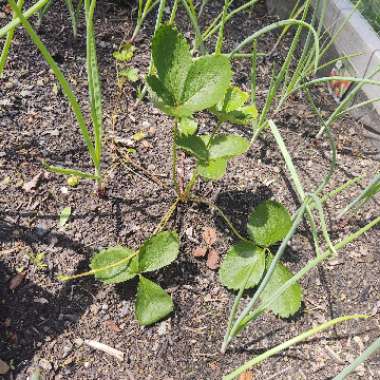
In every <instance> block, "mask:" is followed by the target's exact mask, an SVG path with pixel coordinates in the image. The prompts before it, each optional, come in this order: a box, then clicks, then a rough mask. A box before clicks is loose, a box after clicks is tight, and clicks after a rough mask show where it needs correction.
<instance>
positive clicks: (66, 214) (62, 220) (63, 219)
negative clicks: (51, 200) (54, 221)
mask: <svg viewBox="0 0 380 380" xmlns="http://www.w3.org/2000/svg"><path fill="white" fill-rule="evenodd" d="M70 216H71V207H65V208H64V209H63V210H62V211H61V212H60V214H59V225H60V226H61V227H63V226H64V225H65V224H66V223H67V222H68V221H69V219H70Z"/></svg>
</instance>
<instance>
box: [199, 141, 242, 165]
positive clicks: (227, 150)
mask: <svg viewBox="0 0 380 380" xmlns="http://www.w3.org/2000/svg"><path fill="white" fill-rule="evenodd" d="M201 137H202V139H203V141H204V143H205V144H206V146H207V145H208V142H209V140H210V136H209V135H204V136H201ZM248 149H249V141H248V140H247V139H245V138H244V137H240V136H237V135H219V136H216V137H214V138H213V139H212V142H211V146H210V148H209V158H210V160H217V159H219V158H225V159H228V158H233V157H236V156H240V155H241V154H243V153H245V152H246V151H247V150H248Z"/></svg>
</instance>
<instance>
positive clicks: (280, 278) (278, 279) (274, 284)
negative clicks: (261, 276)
mask: <svg viewBox="0 0 380 380" xmlns="http://www.w3.org/2000/svg"><path fill="white" fill-rule="evenodd" d="M272 260H273V256H272V255H269V256H268V258H267V268H269V266H270V264H271V262H272ZM292 277H293V274H292V272H291V271H290V270H289V269H288V268H286V267H285V266H284V265H283V264H281V263H278V264H277V265H276V268H275V270H274V272H273V274H272V276H271V278H270V280H269V282H268V284H267V286H266V287H265V289H264V291H263V292H262V293H261V296H260V298H261V299H262V300H263V301H266V300H267V299H268V298H269V297H270V296H271V295H272V294H273V293H274V292H275V291H276V290H277V289H278V288H279V287H280V286H282V285H283V284H284V283H285V282H286V281H288V280H289V279H290V278H292ZM301 302H302V288H301V286H300V285H299V284H297V283H295V284H294V285H292V286H291V287H289V288H288V289H287V290H286V291H285V292H284V293H282V295H281V296H280V297H279V298H277V300H276V301H274V302H273V303H272V304H271V305H270V309H271V310H272V311H273V313H275V314H277V315H279V316H280V317H281V318H288V317H290V316H291V315H293V314H295V313H296V312H297V311H298V310H299V308H300V307H301Z"/></svg>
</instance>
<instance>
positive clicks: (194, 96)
mask: <svg viewBox="0 0 380 380" xmlns="http://www.w3.org/2000/svg"><path fill="white" fill-rule="evenodd" d="M231 78H232V70H231V64H230V61H229V60H228V58H227V57H226V56H223V55H210V56H204V57H201V58H198V59H197V60H196V61H194V63H193V64H192V65H191V67H190V70H189V73H188V75H187V78H186V82H185V86H184V90H183V94H182V99H181V103H180V104H181V105H180V106H179V107H177V116H179V117H181V116H190V115H191V114H193V113H194V112H198V111H202V110H204V109H206V108H210V107H212V106H214V105H215V104H216V103H218V101H219V100H220V99H222V98H223V97H224V93H225V92H226V90H227V88H228V86H229V84H230V82H231Z"/></svg>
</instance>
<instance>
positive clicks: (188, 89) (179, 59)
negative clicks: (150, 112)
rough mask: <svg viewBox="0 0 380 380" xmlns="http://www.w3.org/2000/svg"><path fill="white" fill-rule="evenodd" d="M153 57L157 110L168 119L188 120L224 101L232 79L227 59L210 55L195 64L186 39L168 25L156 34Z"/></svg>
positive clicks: (152, 84) (153, 92) (149, 80)
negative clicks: (169, 116)
mask: <svg viewBox="0 0 380 380" xmlns="http://www.w3.org/2000/svg"><path fill="white" fill-rule="evenodd" d="M152 55H153V62H154V65H155V67H156V70H157V77H156V76H153V75H151V76H149V77H148V78H147V82H148V84H149V87H150V88H151V90H152V97H153V101H154V102H155V104H156V106H157V107H158V108H160V109H161V110H162V111H163V112H165V113H167V114H168V115H171V116H175V117H178V118H182V117H188V116H191V115H192V114H193V113H194V112H197V111H202V110H204V109H206V108H209V107H212V106H214V105H215V104H216V103H217V102H218V101H220V100H221V99H222V98H223V97H224V93H225V91H226V89H227V88H228V86H229V84H230V81H231V77H232V70H231V64H230V61H229V59H228V58H227V57H226V56H224V55H210V56H204V57H201V58H198V59H196V60H195V61H192V58H191V54H190V47H189V45H188V43H187V41H186V39H185V38H184V37H183V36H182V35H181V34H180V33H179V32H178V31H177V30H176V29H174V28H173V27H171V26H168V25H163V26H161V27H160V28H159V29H158V30H157V31H156V33H155V35H154V37H153V41H152ZM153 78H155V79H153Z"/></svg>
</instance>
